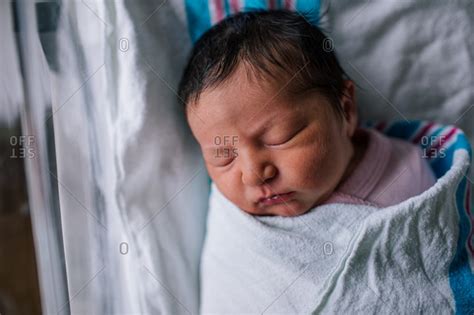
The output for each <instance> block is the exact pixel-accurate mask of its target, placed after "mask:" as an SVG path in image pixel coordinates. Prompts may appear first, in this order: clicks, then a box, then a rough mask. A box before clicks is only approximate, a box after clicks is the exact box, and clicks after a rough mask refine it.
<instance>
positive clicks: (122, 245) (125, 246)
mask: <svg viewBox="0 0 474 315" xmlns="http://www.w3.org/2000/svg"><path fill="white" fill-rule="evenodd" d="M119 251H120V254H122V255H127V254H128V243H127V242H122V243H120V245H119Z"/></svg>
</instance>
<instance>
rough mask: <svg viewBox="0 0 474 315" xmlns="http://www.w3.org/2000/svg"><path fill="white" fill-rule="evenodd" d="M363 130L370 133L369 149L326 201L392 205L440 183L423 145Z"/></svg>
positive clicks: (377, 205) (326, 202) (370, 130)
mask: <svg viewBox="0 0 474 315" xmlns="http://www.w3.org/2000/svg"><path fill="white" fill-rule="evenodd" d="M363 130H364V131H366V132H367V133H368V135H369V141H368V145H367V149H366V152H365V153H364V155H363V157H362V159H361V160H360V162H359V164H358V165H357V167H356V168H355V169H354V171H353V172H352V174H350V175H349V177H348V178H347V179H346V180H345V181H344V182H343V183H341V184H340V185H339V186H338V188H337V189H336V190H335V191H334V192H333V194H332V195H331V196H329V198H328V199H327V200H326V201H325V202H324V203H323V204H329V203H351V204H367V205H372V206H376V207H388V206H391V205H395V204H398V203H400V202H402V201H404V200H406V199H408V198H410V197H413V196H416V195H419V194H421V193H422V192H424V191H425V190H427V189H428V188H429V187H431V186H433V185H434V183H436V177H435V176H434V174H433V171H432V170H431V168H430V167H429V165H428V162H427V161H426V160H424V159H423V158H422V151H421V148H420V147H418V146H416V145H414V144H412V143H410V142H407V141H403V140H401V139H396V138H389V137H387V136H385V135H384V134H382V133H380V132H378V131H376V130H374V129H363Z"/></svg>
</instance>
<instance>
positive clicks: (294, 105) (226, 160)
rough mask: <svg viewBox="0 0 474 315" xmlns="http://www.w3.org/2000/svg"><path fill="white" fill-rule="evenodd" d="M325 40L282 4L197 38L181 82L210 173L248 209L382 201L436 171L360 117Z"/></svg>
mask: <svg viewBox="0 0 474 315" xmlns="http://www.w3.org/2000/svg"><path fill="white" fill-rule="evenodd" d="M331 47H332V46H331V41H330V39H328V38H327V37H326V36H325V35H324V34H323V33H322V32H321V31H320V30H319V29H318V28H317V27H315V26H313V25H311V24H309V23H308V22H307V21H306V20H305V19H304V18H303V17H302V16H301V15H299V14H297V13H292V12H288V11H279V10H278V11H266V12H263V11H262V12H246V13H239V14H237V15H234V16H232V17H230V18H227V19H225V20H223V21H222V22H220V23H219V24H217V25H215V26H214V27H212V28H211V29H210V30H209V31H207V32H206V33H205V34H204V35H203V36H202V37H201V38H200V40H199V41H198V42H197V43H196V44H195V46H194V49H193V51H192V55H191V58H190V60H189V63H188V65H187V67H186V69H185V72H184V75H183V78H182V80H181V83H180V87H179V96H180V98H181V100H182V101H183V102H184V104H185V106H186V108H185V111H186V117H187V120H188V123H189V125H190V127H191V130H192V133H193V135H194V136H195V138H196V139H197V141H198V143H199V145H200V147H201V150H202V153H203V157H204V161H205V165H206V168H207V170H208V173H209V175H210V177H211V179H212V180H213V181H214V183H215V184H216V186H217V187H218V188H219V190H220V191H221V192H222V194H223V195H224V196H225V197H226V198H227V199H229V200H230V201H231V202H233V203H234V204H235V205H236V206H237V207H238V208H240V209H241V210H243V211H245V212H247V213H249V214H253V215H278V216H297V215H301V214H304V213H305V212H307V211H309V210H310V209H312V208H314V207H316V206H318V205H321V204H327V203H355V204H368V205H373V206H378V207H385V206H389V205H393V204H397V203H399V202H401V201H403V200H405V199H407V198H409V197H412V196H415V195H417V194H420V193H421V192H423V191H424V190H426V189H427V188H429V187H430V186H432V185H433V184H434V183H435V177H434V175H433V173H432V171H431V169H430V168H429V166H428V164H427V163H426V161H425V160H423V159H422V153H421V151H420V149H419V148H418V147H416V146H415V145H413V144H411V143H409V142H404V141H401V140H397V139H393V138H388V137H386V136H384V135H382V134H381V133H379V132H377V131H375V130H371V129H364V128H361V127H359V125H358V115H357V107H356V99H355V91H354V83H353V81H352V80H350V79H349V78H348V76H347V75H346V73H345V72H344V70H343V69H342V68H341V66H340V64H339V62H338V60H337V57H336V55H335V53H334V52H333V51H332V49H331Z"/></svg>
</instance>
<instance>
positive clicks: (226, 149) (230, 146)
mask: <svg viewBox="0 0 474 315" xmlns="http://www.w3.org/2000/svg"><path fill="white" fill-rule="evenodd" d="M237 143H239V137H238V136H231V135H224V136H215V137H214V145H216V146H219V147H220V148H219V149H218V150H216V151H215V156H214V157H215V158H223V159H228V158H234V157H237V156H238V155H239V153H238V152H237V148H236V147H235V146H236V145H237Z"/></svg>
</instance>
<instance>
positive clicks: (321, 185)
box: [188, 68, 356, 216]
mask: <svg viewBox="0 0 474 315" xmlns="http://www.w3.org/2000/svg"><path fill="white" fill-rule="evenodd" d="M284 86H285V83H282V84H276V83H265V84H258V85H257V84H255V83H252V82H249V81H248V80H247V77H246V74H245V72H244V71H243V69H242V68H238V69H237V71H236V72H235V73H234V74H233V75H232V77H231V78H230V79H228V80H227V81H226V82H225V83H224V84H222V85H220V86H219V87H217V88H215V89H209V90H205V91H204V92H203V93H202V94H201V96H200V98H199V101H198V103H197V104H194V105H196V106H193V108H191V109H188V121H189V124H190V127H191V130H192V132H193V134H194V136H195V137H196V139H197V141H198V142H199V144H200V146H201V150H202V153H203V157H204V161H205V164H206V167H207V170H208V173H209V175H210V177H211V179H212V180H213V181H214V183H215V184H216V185H217V187H218V188H219V190H220V191H221V192H222V193H223V194H224V196H226V197H227V198H228V199H229V200H230V201H232V202H233V203H234V204H236V205H237V206H238V207H239V208H240V209H242V210H243V211H246V212H248V213H250V214H255V215H280V216H295V215H300V214H303V213H305V212H307V211H308V210H310V209H311V208H313V207H314V206H316V205H317V204H319V203H320V202H322V201H324V200H325V199H326V198H327V197H329V195H330V194H331V192H332V191H333V190H334V189H335V188H336V186H337V185H338V183H339V182H340V180H341V178H342V177H343V175H344V172H345V170H346V168H347V167H348V165H349V162H350V160H351V157H352V155H353V147H352V143H351V136H352V134H353V132H354V129H355V125H356V123H354V122H348V121H347V120H346V119H340V118H339V117H338V116H337V115H336V113H335V111H334V110H333V109H331V108H330V106H332V105H331V104H330V103H329V101H328V100H327V99H326V98H324V97H323V96H321V94H319V93H316V92H311V93H307V94H305V95H300V96H298V97H289V96H287V95H286V93H285V89H284ZM188 107H189V106H188ZM271 195H280V196H279V197H277V198H276V199H273V200H268V199H264V200H262V198H263V197H265V196H271Z"/></svg>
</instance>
